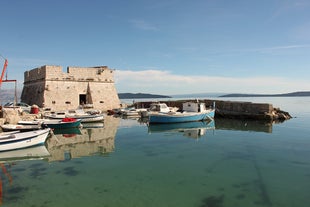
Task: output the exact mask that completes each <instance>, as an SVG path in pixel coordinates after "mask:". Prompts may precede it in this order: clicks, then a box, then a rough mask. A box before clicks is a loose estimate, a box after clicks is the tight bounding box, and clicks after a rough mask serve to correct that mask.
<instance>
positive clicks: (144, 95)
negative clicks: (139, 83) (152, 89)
mask: <svg viewBox="0 0 310 207" xmlns="http://www.w3.org/2000/svg"><path fill="white" fill-rule="evenodd" d="M118 97H119V98H120V99H133V98H135V99H139V98H171V96H164V95H155V94H148V93H119V94H118Z"/></svg>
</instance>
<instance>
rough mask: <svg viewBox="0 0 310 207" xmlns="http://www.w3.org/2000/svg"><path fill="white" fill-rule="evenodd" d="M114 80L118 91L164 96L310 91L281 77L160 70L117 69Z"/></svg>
mask: <svg viewBox="0 0 310 207" xmlns="http://www.w3.org/2000/svg"><path fill="white" fill-rule="evenodd" d="M115 80H116V87H117V89H118V91H119V92H132V93H138V92H141V93H144V92H145V93H153V94H165V95H174V94H190V93H213V92H214V93H269V94H273V93H286V92H294V91H302V90H309V89H310V84H309V83H308V82H306V81H303V80H290V79H286V78H282V77H246V78H234V77H217V76H206V75H203V76H191V75H177V74H173V73H171V72H169V71H161V70H144V71H131V70H117V71H115Z"/></svg>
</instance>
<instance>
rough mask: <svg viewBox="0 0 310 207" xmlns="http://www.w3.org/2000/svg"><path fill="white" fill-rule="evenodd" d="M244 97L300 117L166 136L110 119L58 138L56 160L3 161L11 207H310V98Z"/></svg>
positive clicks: (53, 146)
mask: <svg viewBox="0 0 310 207" xmlns="http://www.w3.org/2000/svg"><path fill="white" fill-rule="evenodd" d="M235 100H239V101H242V100H244V101H249V100H250V101H252V102H265V103H272V104H273V105H274V106H275V107H280V108H281V109H282V110H285V111H288V112H289V113H290V114H291V115H292V116H293V117H294V118H292V119H290V120H288V121H285V122H283V123H273V124H270V123H264V122H257V121H244V120H225V119H216V120H215V122H214V123H211V124H210V123H206V125H204V126H200V128H199V127H196V128H186V127H184V126H183V127H180V128H177V127H175V128H172V129H167V128H164V129H163V130H160V129H159V130H154V129H152V128H149V127H148V126H147V125H146V124H145V123H143V122H141V120H136V119H119V120H118V119H113V120H111V121H110V122H108V121H109V120H110V119H107V120H105V123H104V127H107V128H106V129H101V128H88V129H83V130H84V131H83V130H81V134H80V135H76V136H70V134H65V135H66V136H64V135H57V136H56V135H53V136H51V137H50V138H49V140H48V141H47V146H46V148H47V149H48V150H49V152H50V156H49V157H47V158H44V159H43V160H37V159H25V160H22V161H12V160H9V161H7V162H4V163H2V164H1V167H2V170H1V173H0V176H1V181H2V200H1V202H2V203H1V205H2V206H8V207H14V206H18V207H20V206H27V207H51V206H75V207H80V206H81V207H82V206H83V207H84V206H98V207H99V206H101V207H104V206H106V207H122V206H124V207H125V206H126V207H130V206H134V207H140V206H141V207H145V206H148V207H152V206H154V207H158V206H161V207H166V206H171V207H176V206H178V207H183V206H184V207H203V206H208V207H236V206H246V207H252V206H254V207H256V206H257V207H265V206H266V207H268V206H273V207H275V206H279V207H292V206H298V207H308V206H309V205H310V197H309V192H310V160H309V157H310V136H309V134H310V127H309V126H310V124H309V123H310V107H309V106H310V98H308V97H306V98H302V97H297V98H296V97H292V98H268V99H266V98H255V99H254V98H253V99H250V98H247V99H242V98H239V99H235ZM113 126H114V127H115V128H113ZM197 129H200V130H197ZM113 130H114V131H113ZM86 135H87V137H86V139H85V136H86ZM85 149H87V150H86V151H85Z"/></svg>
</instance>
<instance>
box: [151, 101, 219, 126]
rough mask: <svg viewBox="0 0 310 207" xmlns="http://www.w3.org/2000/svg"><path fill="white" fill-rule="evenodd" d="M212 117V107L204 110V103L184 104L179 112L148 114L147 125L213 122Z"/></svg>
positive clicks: (213, 112) (213, 111) (213, 113)
mask: <svg viewBox="0 0 310 207" xmlns="http://www.w3.org/2000/svg"><path fill="white" fill-rule="evenodd" d="M214 115H215V109H214V107H213V108H210V109H206V106H205V103H194V102H186V103H183V110H182V111H181V112H168V113H149V124H153V123H180V122H191V121H203V120H207V119H209V120H213V119H214Z"/></svg>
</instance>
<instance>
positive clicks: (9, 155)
mask: <svg viewBox="0 0 310 207" xmlns="http://www.w3.org/2000/svg"><path fill="white" fill-rule="evenodd" d="M48 156H50V153H49V152H48V150H47V149H46V147H45V146H44V145H40V146H35V147H29V148H24V149H19V150H12V151H6V152H0V163H5V162H11V161H22V160H32V159H44V158H45V157H48Z"/></svg>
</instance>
